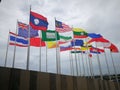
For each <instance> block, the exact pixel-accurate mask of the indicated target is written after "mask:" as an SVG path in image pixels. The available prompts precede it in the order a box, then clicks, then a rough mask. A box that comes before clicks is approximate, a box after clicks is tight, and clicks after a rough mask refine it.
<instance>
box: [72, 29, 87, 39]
mask: <svg viewBox="0 0 120 90" xmlns="http://www.w3.org/2000/svg"><path fill="white" fill-rule="evenodd" d="M73 35H74V38H86V37H88V33H87V32H86V31H85V30H83V29H81V28H73Z"/></svg>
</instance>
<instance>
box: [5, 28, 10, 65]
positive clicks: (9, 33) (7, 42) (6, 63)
mask: <svg viewBox="0 0 120 90" xmlns="http://www.w3.org/2000/svg"><path fill="white" fill-rule="evenodd" d="M9 39H10V30H9V34H8V40H7V49H6V55H5V64H4V67H6V66H7V56H8V47H9Z"/></svg>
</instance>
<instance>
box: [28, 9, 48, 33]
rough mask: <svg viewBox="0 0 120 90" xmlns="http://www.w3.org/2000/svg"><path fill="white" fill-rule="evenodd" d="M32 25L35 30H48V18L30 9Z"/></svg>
mask: <svg viewBox="0 0 120 90" xmlns="http://www.w3.org/2000/svg"><path fill="white" fill-rule="evenodd" d="M30 26H31V27H32V28H33V29H35V30H43V31H46V30H47V27H48V21H47V18H46V17H44V16H42V15H40V14H38V13H35V12H32V11H30Z"/></svg>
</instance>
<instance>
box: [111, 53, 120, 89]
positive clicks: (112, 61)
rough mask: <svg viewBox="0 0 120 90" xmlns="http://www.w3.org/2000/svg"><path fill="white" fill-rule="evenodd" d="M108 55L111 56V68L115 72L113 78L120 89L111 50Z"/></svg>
mask: <svg viewBox="0 0 120 90" xmlns="http://www.w3.org/2000/svg"><path fill="white" fill-rule="evenodd" d="M110 56H111V59H112V64H113V69H114V73H115V78H116V81H117V85H118V89H119V90H120V86H119V81H118V76H117V71H116V68H115V63H114V60H113V56H112V53H111V51H110Z"/></svg>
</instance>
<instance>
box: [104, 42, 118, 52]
mask: <svg viewBox="0 0 120 90" xmlns="http://www.w3.org/2000/svg"><path fill="white" fill-rule="evenodd" d="M105 48H109V49H110V51H111V52H113V53H118V52H119V50H118V48H117V47H116V46H115V45H114V44H111V45H110V46H109V47H105Z"/></svg>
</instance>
